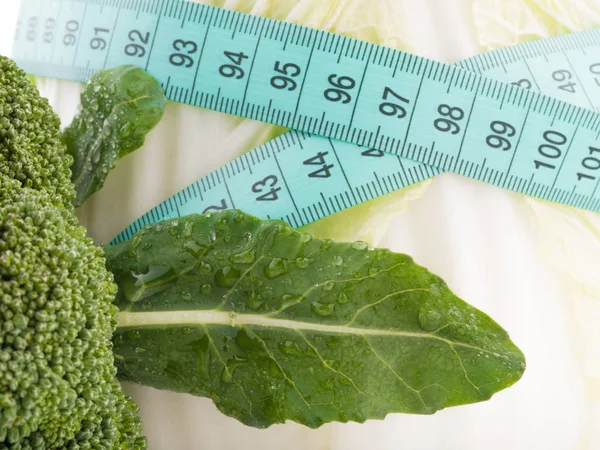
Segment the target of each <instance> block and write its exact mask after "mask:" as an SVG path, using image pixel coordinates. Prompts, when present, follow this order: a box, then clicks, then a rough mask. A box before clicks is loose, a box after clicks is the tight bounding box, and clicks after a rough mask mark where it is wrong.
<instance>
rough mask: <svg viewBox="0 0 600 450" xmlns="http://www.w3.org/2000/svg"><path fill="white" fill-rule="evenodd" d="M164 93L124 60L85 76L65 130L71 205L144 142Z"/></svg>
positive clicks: (97, 186) (159, 114) (156, 118)
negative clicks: (72, 186)
mask: <svg viewBox="0 0 600 450" xmlns="http://www.w3.org/2000/svg"><path fill="white" fill-rule="evenodd" d="M165 101H166V99H165V95H164V93H163V91H162V89H161V87H160V84H159V83H158V81H156V79H154V78H153V77H152V76H151V75H150V74H148V73H146V72H144V71H143V70H142V69H140V68H138V67H135V66H131V65H124V66H119V67H115V68H114V69H109V70H103V71H100V72H98V73H96V74H95V75H94V76H93V77H92V78H90V80H89V82H88V85H87V87H86V88H85V90H84V91H83V93H82V94H81V107H82V109H81V111H80V113H79V114H78V115H77V116H76V117H75V119H73V122H72V123H71V125H70V126H69V127H67V128H66V129H65V131H64V141H65V142H66V144H67V148H68V149H69V153H70V154H71V155H72V156H73V161H74V162H73V167H71V170H72V172H73V174H72V177H71V179H72V181H73V183H74V184H75V190H76V192H77V196H76V198H75V201H74V205H75V206H79V205H81V204H82V203H83V202H84V201H85V199H87V198H88V197H89V196H90V195H92V194H93V193H94V192H96V191H97V190H98V189H100V188H101V187H102V186H103V185H104V180H105V179H106V177H107V175H108V172H109V171H110V170H111V169H112V168H113V167H114V166H115V164H116V163H117V161H118V160H119V159H120V158H122V157H123V156H125V155H127V154H129V153H131V152H133V151H134V150H137V149H138V148H140V147H141V146H142V145H143V144H144V138H145V136H146V134H148V132H149V131H150V130H151V129H152V128H154V126H155V125H156V124H157V123H158V122H159V120H160V119H161V117H162V115H163V112H164V108H165Z"/></svg>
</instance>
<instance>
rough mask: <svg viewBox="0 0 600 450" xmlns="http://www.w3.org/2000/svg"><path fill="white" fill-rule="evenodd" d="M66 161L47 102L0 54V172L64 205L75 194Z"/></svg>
mask: <svg viewBox="0 0 600 450" xmlns="http://www.w3.org/2000/svg"><path fill="white" fill-rule="evenodd" d="M72 163H73V159H72V157H71V156H70V155H69V154H68V153H67V149H66V146H65V145H64V143H63V142H62V140H61V132H60V120H59V118H58V116H57V115H56V113H55V112H54V111H53V110H52V108H51V107H50V105H49V104H48V100H46V99H45V98H42V97H40V94H39V92H38V90H37V88H36V87H35V86H34V85H32V84H31V83H30V82H29V80H28V79H27V75H26V74H25V72H23V71H22V70H21V69H19V68H18V67H17V65H16V64H15V63H14V62H13V61H12V60H10V59H8V58H6V57H4V56H0V173H2V174H4V175H7V176H9V177H10V178H13V179H15V180H17V181H19V182H20V184H21V185H22V186H24V187H30V188H33V189H35V190H40V191H45V192H47V193H49V194H50V195H51V196H52V198H53V200H54V202H55V203H56V204H62V205H64V206H67V205H70V203H71V201H72V199H73V198H74V196H75V191H74V188H73V185H72V183H71V181H70V179H71V171H70V169H69V168H70V167H71V164H72Z"/></svg>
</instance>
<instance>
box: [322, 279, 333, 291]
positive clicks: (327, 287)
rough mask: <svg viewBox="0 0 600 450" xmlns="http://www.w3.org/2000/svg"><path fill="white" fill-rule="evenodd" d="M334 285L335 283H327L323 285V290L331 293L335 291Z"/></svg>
mask: <svg viewBox="0 0 600 450" xmlns="http://www.w3.org/2000/svg"><path fill="white" fill-rule="evenodd" d="M334 285H335V283H334V282H333V281H327V282H325V283H323V285H322V286H321V287H322V288H323V290H324V291H330V290H332V289H333V286H334Z"/></svg>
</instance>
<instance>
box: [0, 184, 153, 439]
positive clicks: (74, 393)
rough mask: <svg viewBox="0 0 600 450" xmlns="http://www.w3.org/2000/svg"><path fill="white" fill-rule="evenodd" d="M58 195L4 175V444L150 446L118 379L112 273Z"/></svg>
mask: <svg viewBox="0 0 600 450" xmlns="http://www.w3.org/2000/svg"><path fill="white" fill-rule="evenodd" d="M67 183H68V180H67ZM53 203H54V201H53V198H52V197H51V195H50V194H48V193H44V192H41V191H35V190H33V189H29V188H24V187H21V186H20V184H19V182H18V181H16V180H13V179H11V178H8V177H6V176H5V175H0V293H1V297H0V300H1V302H0V449H33V448H36V449H42V448H45V449H75V448H81V449H83V448H98V449H115V450H117V449H143V448H145V438H142V437H140V435H139V434H140V431H141V424H140V421H139V418H138V417H137V407H136V406H135V404H134V403H133V401H132V400H131V399H130V398H128V397H126V396H124V395H123V393H122V392H121V388H120V385H119V383H118V381H117V380H116V378H115V374H116V368H115V367H114V365H113V354H112V352H111V341H110V340H111V335H112V332H113V329H114V326H115V325H116V323H115V320H114V318H115V316H116V312H117V310H116V307H115V306H114V305H113V304H112V301H113V299H114V294H115V292H116V286H115V285H114V284H113V282H112V275H111V274H110V273H109V272H108V271H107V270H106V269H105V267H104V257H103V254H102V249H100V248H98V247H95V246H94V245H93V242H92V240H91V239H90V238H88V237H86V235H85V229H84V228H82V227H80V226H79V225H78V224H77V219H76V218H75V215H74V214H73V209H72V208H71V207H70V206H69V207H68V208H64V207H57V206H55V205H54V204H53Z"/></svg>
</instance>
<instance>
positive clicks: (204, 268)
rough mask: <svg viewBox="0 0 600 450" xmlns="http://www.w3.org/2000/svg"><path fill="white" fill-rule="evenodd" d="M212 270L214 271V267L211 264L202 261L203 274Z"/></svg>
mask: <svg viewBox="0 0 600 450" xmlns="http://www.w3.org/2000/svg"><path fill="white" fill-rule="evenodd" d="M211 272H212V267H210V264H208V263H205V262H201V263H200V273H201V274H202V275H208V274H209V273H211Z"/></svg>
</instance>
